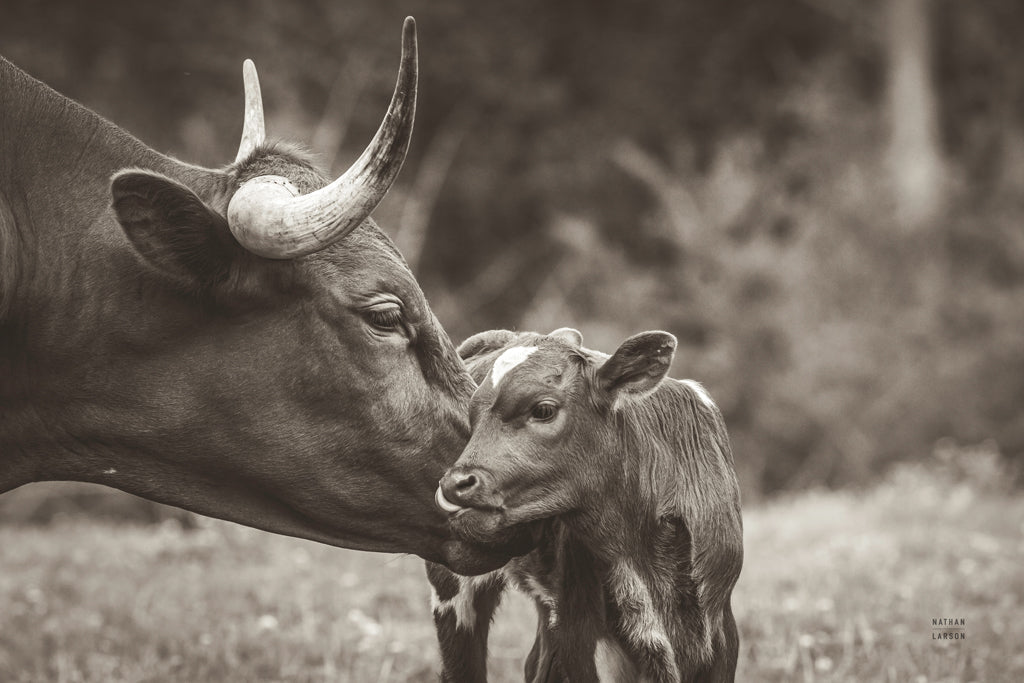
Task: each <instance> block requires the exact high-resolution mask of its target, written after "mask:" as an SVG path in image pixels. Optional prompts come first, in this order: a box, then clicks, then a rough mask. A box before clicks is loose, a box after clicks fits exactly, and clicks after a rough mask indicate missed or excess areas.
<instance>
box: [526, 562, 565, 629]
mask: <svg viewBox="0 0 1024 683" xmlns="http://www.w3.org/2000/svg"><path fill="white" fill-rule="evenodd" d="M524 578H525V580H526V581H525V583H526V586H525V590H526V592H527V593H529V594H530V596H531V597H533V598H534V599H535V600H537V601H538V602H539V603H541V604H542V605H544V606H545V607H547V608H548V626H549V627H551V628H554V627H555V626H557V625H558V602H557V601H556V600H555V596H553V595H552V594H551V591H549V590H548V589H547V588H545V587H544V586H542V585H541V584H540V582H539V581H537V579H535V578H534V577H533V576H531V575H529V574H526V575H525V576H524Z"/></svg>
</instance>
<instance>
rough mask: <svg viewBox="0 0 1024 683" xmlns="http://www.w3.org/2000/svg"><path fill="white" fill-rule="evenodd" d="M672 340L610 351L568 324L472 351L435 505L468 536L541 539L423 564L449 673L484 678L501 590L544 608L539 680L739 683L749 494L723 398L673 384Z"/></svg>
mask: <svg viewBox="0 0 1024 683" xmlns="http://www.w3.org/2000/svg"><path fill="white" fill-rule="evenodd" d="M675 348H676V340H675V338H674V337H673V336H672V335H670V334H668V333H666V332H644V333H641V334H637V335H634V336H632V337H630V338H629V339H627V340H626V341H625V342H623V343H622V345H621V346H620V347H619V348H618V349H617V350H616V351H615V353H613V354H612V355H611V356H608V355H606V354H603V353H599V352H596V351H593V350H590V349H587V348H585V347H583V346H582V336H581V335H580V333H579V332H577V331H576V330H572V329H569V328H563V329H560V330H556V331H555V332H553V333H551V334H550V335H538V334H533V333H513V332H508V331H492V332H485V333H481V334H479V335H476V336H474V337H471V338H470V339H468V340H467V341H466V342H464V343H463V345H462V346H460V348H459V353H460V355H461V356H462V357H463V358H464V359H465V360H466V361H467V363H468V365H469V368H470V372H471V374H472V375H473V377H474V380H475V381H476V382H477V384H478V388H477V390H476V392H475V393H474V395H473V398H472V402H471V405H470V422H471V424H472V427H473V433H472V436H471V438H470V441H469V444H468V445H467V446H466V449H465V450H464V451H463V453H462V456H461V457H460V458H459V459H458V461H457V462H456V463H455V465H454V466H453V467H452V468H450V469H449V470H448V471H447V472H446V473H445V475H444V477H443V478H442V479H441V481H440V483H439V485H438V489H437V492H436V496H437V502H438V505H439V507H441V508H442V509H444V510H445V511H446V512H448V513H449V514H450V515H451V524H452V527H453V528H454V529H455V532H456V534H457V535H459V536H461V537H463V538H466V539H472V540H474V541H478V542H489V543H490V542H494V543H501V542H504V540H505V539H506V538H508V537H509V532H510V530H514V529H520V530H521V531H520V532H519V533H518V534H512V537H513V538H515V537H517V536H522V534H523V533H526V532H525V531H522V530H528V534H529V536H530V537H531V538H532V542H533V545H534V548H533V549H532V550H531V552H529V554H527V555H525V556H522V557H518V558H516V559H513V560H512V561H511V562H509V564H508V565H506V566H505V567H504V568H502V569H500V570H497V571H495V572H492V573H489V574H485V575H483V576H478V577H474V578H462V577H455V576H453V575H451V574H450V573H448V572H447V571H445V570H444V569H443V568H441V567H437V566H428V575H429V577H430V579H431V582H432V584H433V588H434V595H433V609H434V620H435V625H436V626H437V630H438V636H439V640H440V643H441V650H442V661H443V664H444V668H445V673H444V676H445V679H446V680H451V681H484V680H486V640H487V630H488V626H489V623H490V619H491V616H492V614H493V611H494V609H495V607H496V606H497V604H498V602H499V600H500V597H501V592H502V590H503V589H504V587H505V586H506V585H513V586H516V587H518V588H520V589H522V590H523V591H525V592H527V593H528V594H530V595H531V596H532V597H533V599H534V602H535V604H536V608H537V613H538V629H537V637H536V640H535V643H534V646H533V649H532V651H531V652H530V654H529V656H528V657H527V660H526V680H528V681H570V680H571V681H617V682H622V681H657V682H659V683H668V682H672V683H677V682H682V681H686V682H696V681H713V682H716V683H717V682H720V681H732V680H734V677H735V669H736V659H737V654H738V649H739V637H738V633H737V629H736V622H735V620H734V618H733V615H732V608H731V594H732V589H733V586H734V585H735V583H736V581H737V579H738V577H739V573H740V568H741V565H742V557H743V540H742V521H741V515H740V500H739V487H738V484H737V479H736V475H735V472H734V469H733V457H732V452H731V449H730V446H729V439H728V435H727V433H726V429H725V425H724V423H723V420H722V416H721V413H720V412H719V410H718V408H717V407H716V406H715V404H714V402H713V401H712V400H711V398H710V396H709V395H708V394H707V392H706V391H705V390H704V389H703V388H702V387H701V386H700V385H699V384H697V383H696V382H693V381H689V380H682V381H677V380H673V379H666V377H665V376H666V373H667V372H668V369H669V365H670V363H671V361H672V358H673V356H674V352H675Z"/></svg>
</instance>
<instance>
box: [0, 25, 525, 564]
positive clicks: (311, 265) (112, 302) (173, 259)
mask: <svg viewBox="0 0 1024 683" xmlns="http://www.w3.org/2000/svg"><path fill="white" fill-rule="evenodd" d="M243 75H244V82H245V100H246V105H245V120H244V131H243V134H242V141H241V144H240V147H239V150H238V154H237V157H236V158H235V160H234V162H233V163H231V164H229V165H227V166H225V167H224V168H220V169H210V168H201V167H198V166H193V165H190V164H186V163H183V162H180V161H178V160H176V159H173V158H170V157H168V156H165V155H163V154H160V153H158V152H156V151H154V150H152V149H150V148H149V147H147V146H145V145H144V144H142V143H141V142H139V141H138V140H137V139H135V138H134V137H132V136H131V135H129V134H128V133H126V132H125V131H123V130H122V129H120V128H119V127H117V126H116V125H113V124H112V123H109V122H108V121H106V120H104V119H103V118H101V117H100V116H98V115H96V114H95V113H93V112H92V111H90V110H88V109H86V108H85V107H83V106H81V105H79V104H77V103H75V102H73V101H71V100H69V99H67V98H65V97H63V96H61V95H59V94H58V93H56V92H54V91H53V90H51V89H50V88H48V87H47V86H45V85H43V84H42V83H40V82H38V81H36V80H34V79H33V78H31V77H29V76H28V75H26V74H25V73H24V72H22V71H21V70H19V69H18V68H16V67H15V66H14V65H12V64H11V63H10V62H8V61H6V60H3V59H0V492H3V491H7V490H10V489H13V488H15V487H17V486H20V485H22V484H26V483H28V482H34V481H43V480H75V481H84V482H96V483H100V484H105V485H108V486H112V487H116V488H119V489H122V490H124V491H128V492H130V493H133V494H136V495H138V496H142V497H145V498H148V499H151V500H155V501H159V502H162V503H168V504H171V505H176V506H180V507H182V508H186V509H188V510H192V511H195V512H198V513H201V514H204V515H209V516H212V517H219V518H223V519H228V520H232V521H235V522H239V523H241V524H246V525H250V526H253V527H258V528H260V529H265V530H268V531H272V532H276V533H280V534H287V535H291V536H297V537H302V538H307V539H312V540H315V541H320V542H323V543H328V544H332V545H336V546H342V547H346V548H355V549H361V550H371V551H387V552H404V553H415V554H417V555H420V556H421V557H423V558H426V559H428V560H432V561H435V562H441V563H444V564H446V565H447V566H449V567H451V568H453V569H456V570H461V571H482V570H484V569H490V568H493V567H494V566H497V565H499V564H500V563H501V562H502V561H503V560H504V559H505V558H506V557H507V556H505V555H492V554H491V553H490V552H489V551H488V550H487V549H486V548H484V547H477V546H475V545H473V544H468V543H464V542H460V541H456V540H454V539H453V538H452V536H451V534H450V531H449V528H448V525H447V523H446V521H447V520H446V516H445V515H444V514H442V512H441V511H439V510H437V509H436V507H435V506H434V503H433V494H434V485H435V483H436V482H437V480H438V478H439V477H440V476H441V475H442V474H443V473H444V470H445V468H446V467H447V466H448V465H450V464H451V462H452V461H453V460H454V459H455V457H456V456H457V454H458V453H459V452H460V451H461V449H462V447H463V446H464V445H465V443H466V441H467V439H468V437H469V428H468V423H467V416H466V405H467V401H468V398H469V396H470V394H471V393H472V389H473V384H472V381H471V379H470V377H469V375H468V374H467V372H466V370H465V369H464V367H463V365H462V363H461V362H460V359H459V357H458V356H457V354H456V352H455V349H454V347H453V345H452V343H451V342H450V340H449V339H448V337H447V336H446V335H445V333H444V331H443V330H442V328H441V326H440V324H439V323H438V321H437V319H436V318H435V317H434V315H433V314H432V313H431V311H430V308H429V307H428V305H427V301H426V299H425V298H424V295H423V292H422V291H421V290H420V287H419V285H418V284H417V283H416V280H415V279H414V278H413V276H412V273H411V272H410V271H409V268H408V267H407V266H406V264H405V262H404V260H403V259H402V257H401V255H400V254H399V253H398V251H397V250H396V249H395V247H394V245H393V244H392V243H391V241H390V240H389V239H388V238H387V237H386V236H385V235H384V233H383V232H382V231H381V230H380V229H379V228H378V227H377V225H375V224H374V222H373V221H372V220H371V219H370V218H369V214H370V212H371V211H372V210H373V209H374V208H375V207H376V206H377V204H378V203H379V202H380V201H381V199H382V198H383V197H384V194H385V193H386V192H387V191H388V188H389V187H390V186H391V184H392V182H393V181H394V180H395V177H396V175H397V174H398V172H399V169H400V168H401V166H402V163H403V161H404V159H405V155H406V151H407V149H408V146H409V140H410V135H411V133H412V126H413V115H414V111H415V103H416V87H417V53H416V34H415V24H414V22H413V20H412V19H411V18H409V19H407V20H406V23H405V26H404V30H403V44H402V59H401V67H400V70H399V75H398V83H397V86H396V88H395V91H394V95H393V98H392V100H391V105H390V107H389V109H388V111H387V115H386V116H385V118H384V122H383V123H382V124H381V126H380V129H379V130H378V131H377V134H376V136H375V137H374V138H373V141H372V142H371V143H370V145H369V146H368V147H367V148H366V150H365V151H364V152H363V154H362V155H361V156H360V157H359V158H358V160H357V161H356V162H355V163H354V164H353V165H352V167H351V168H349V169H348V170H347V171H346V172H345V173H344V174H343V175H341V176H340V177H339V178H337V179H336V180H334V181H332V182H329V181H328V179H327V178H325V177H324V176H323V175H322V174H321V173H320V172H319V171H318V170H317V169H316V168H315V167H314V166H313V164H312V163H311V162H310V159H309V158H308V157H307V156H306V155H304V154H302V153H299V152H297V151H296V150H295V149H293V148H291V147H288V146H286V145H283V144H280V143H268V142H266V140H265V133H264V122H263V110H262V103H261V98H260V90H259V83H258V80H257V76H256V71H255V68H254V66H253V65H252V63H251V62H248V61H247V62H246V63H245V65H244V68H243Z"/></svg>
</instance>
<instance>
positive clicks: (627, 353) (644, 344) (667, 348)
mask: <svg viewBox="0 0 1024 683" xmlns="http://www.w3.org/2000/svg"><path fill="white" fill-rule="evenodd" d="M675 352H676V338H675V337H673V336H672V335H671V334H669V333H668V332H641V333H640V334H635V335H633V336H632V337H630V338H629V339H627V340H626V341H624V342H622V345H621V346H620V347H619V348H618V349H616V351H615V353H613V354H612V356H611V358H609V359H608V360H606V361H605V363H604V365H602V366H601V367H600V368H599V369H598V371H597V382H598V386H599V387H600V388H601V390H602V391H604V392H606V393H608V394H609V395H611V396H612V397H618V396H621V395H623V394H625V395H627V396H630V397H633V398H638V397H640V396H643V395H644V394H648V393H650V392H652V391H654V390H655V389H656V388H657V387H658V384H660V383H661V380H662V379H664V378H665V375H666V374H667V373H668V369H669V366H670V365H672V357H673V356H674V355H675Z"/></svg>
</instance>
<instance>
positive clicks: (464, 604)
mask: <svg viewBox="0 0 1024 683" xmlns="http://www.w3.org/2000/svg"><path fill="white" fill-rule="evenodd" d="M500 577H501V573H500V570H499V571H495V572H490V573H489V574H482V575H480V576H470V577H463V576H460V577H457V578H458V580H459V592H458V593H456V594H455V595H453V596H452V597H451V598H450V599H448V600H441V599H440V598H439V596H438V595H437V591H436V590H434V588H433V586H431V589H430V606H431V609H432V610H433V612H434V614H435V615H437V616H441V615H442V614H445V613H446V612H454V613H455V626H456V628H461V629H465V630H466V631H470V632H472V631H473V626H474V625H475V624H476V607H475V606H474V603H475V602H476V594H477V592H478V591H479V590H481V589H483V588H487V587H488V586H490V584H492V583H493V582H494V581H496V580H498V579H499V578H500Z"/></svg>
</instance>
